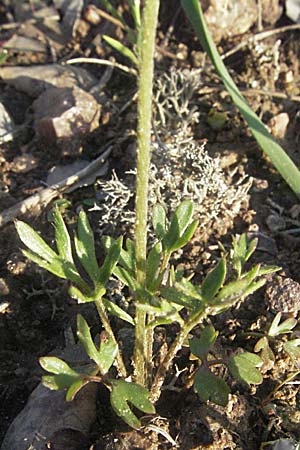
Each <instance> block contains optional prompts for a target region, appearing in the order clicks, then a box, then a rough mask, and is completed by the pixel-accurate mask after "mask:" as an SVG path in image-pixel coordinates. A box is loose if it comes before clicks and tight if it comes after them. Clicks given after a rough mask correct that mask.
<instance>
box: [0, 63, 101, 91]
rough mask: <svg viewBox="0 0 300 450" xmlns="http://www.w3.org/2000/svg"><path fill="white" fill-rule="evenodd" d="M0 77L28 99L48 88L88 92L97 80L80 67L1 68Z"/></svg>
mask: <svg viewBox="0 0 300 450" xmlns="http://www.w3.org/2000/svg"><path fill="white" fill-rule="evenodd" d="M0 77H1V78H2V79H3V80H4V81H5V82H6V83H7V84H9V85H11V86H13V87H15V88H16V89H17V90H19V91H21V92H25V93H26V94H27V95H29V96H30V97H38V96H39V95H40V94H41V93H42V92H44V91H45V90H46V89H47V88H49V87H54V86H55V87H60V88H65V87H72V86H74V85H77V86H79V87H80V88H82V89H84V90H86V91H88V90H89V89H90V88H91V87H92V86H94V85H95V84H96V82H97V80H96V79H95V78H94V77H93V76H92V75H91V74H90V73H89V72H87V71H86V70H84V69H81V68H80V67H73V66H61V65H59V64H48V65H47V64H46V65H37V66H31V67H21V66H12V67H2V68H0Z"/></svg>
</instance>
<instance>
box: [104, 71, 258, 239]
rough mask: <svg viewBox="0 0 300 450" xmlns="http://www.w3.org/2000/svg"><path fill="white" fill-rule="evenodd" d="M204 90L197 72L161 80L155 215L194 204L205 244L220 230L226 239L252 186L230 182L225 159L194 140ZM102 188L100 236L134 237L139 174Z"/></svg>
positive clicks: (153, 171)
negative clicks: (198, 96)
mask: <svg viewBox="0 0 300 450" xmlns="http://www.w3.org/2000/svg"><path fill="white" fill-rule="evenodd" d="M201 84H202V81H201V70H196V69H193V70H177V69H174V68H173V69H171V71H170V72H169V73H164V74H162V75H160V76H158V77H157V80H156V85H155V94H154V104H155V109H156V114H155V118H154V132H155V137H156V139H155V142H154V143H153V145H152V159H151V168H150V187H149V211H150V212H149V214H150V215H151V210H152V207H153V206H154V204H155V203H157V202H159V203H161V204H162V205H163V206H164V207H165V208H166V210H168V211H173V210H174V209H175V208H176V206H178V204H179V203H180V202H181V201H182V200H183V199H191V200H192V201H193V202H194V205H195V216H196V217H197V218H198V219H199V222H200V233H202V236H201V238H202V239H203V238H207V237H208V236H209V234H211V233H213V232H214V231H216V230H217V232H218V234H223V233H225V232H226V231H227V229H228V228H230V227H231V226H232V224H233V223H232V222H233V220H234V218H235V217H236V216H237V215H238V214H239V213H240V211H241V208H242V206H243V205H245V204H247V202H248V195H247V192H248V190H249V187H250V185H251V181H250V180H249V179H247V178H246V177H245V176H240V178H239V180H238V182H236V183H235V184H232V182H228V177H226V175H225V173H224V171H223V170H222V169H221V167H220V161H219V159H218V158H212V157H210V156H209V154H208V152H207V151H206V149H205V144H204V143H198V142H197V141H196V140H195V139H194V137H193V125H194V124H195V123H197V122H198V119H199V112H198V111H197V109H198V108H197V107H196V106H195V105H196V102H195V95H196V92H197V90H198V89H199V88H200V87H201ZM97 188H98V193H97V203H98V205H99V208H97V210H98V212H100V216H101V217H100V221H99V231H100V234H105V233H109V234H111V233H113V232H114V231H116V230H117V231H118V234H120V232H127V233H129V235H132V233H133V231H134V227H133V224H134V220H135V215H134V195H135V170H131V171H130V172H126V173H125V174H124V177H123V178H122V179H121V180H120V179H118V177H117V175H116V174H115V173H114V172H113V174H112V177H111V179H110V180H109V181H99V182H98V186H97ZM149 223H150V220H149ZM150 231H151V230H150Z"/></svg>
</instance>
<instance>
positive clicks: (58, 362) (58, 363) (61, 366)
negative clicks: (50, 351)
mask: <svg viewBox="0 0 300 450" xmlns="http://www.w3.org/2000/svg"><path fill="white" fill-rule="evenodd" d="M39 361H40V365H41V366H42V368H43V369H44V370H46V371H47V372H50V373H54V374H57V375H58V374H65V375H70V376H74V377H77V376H78V373H77V372H75V370H73V369H71V367H70V366H69V365H68V364H67V363H66V362H65V361H63V360H62V359H60V358H57V357H56V356H43V357H42V358H40V360H39Z"/></svg>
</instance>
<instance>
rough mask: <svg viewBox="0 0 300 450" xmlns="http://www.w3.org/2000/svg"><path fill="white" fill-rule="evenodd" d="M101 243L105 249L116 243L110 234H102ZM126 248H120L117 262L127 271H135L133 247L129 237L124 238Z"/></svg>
mask: <svg viewBox="0 0 300 450" xmlns="http://www.w3.org/2000/svg"><path fill="white" fill-rule="evenodd" d="M102 243H103V245H104V247H105V249H106V250H107V251H108V250H109V249H110V247H111V246H112V245H113V244H114V243H116V240H115V239H113V238H112V237H110V236H104V238H103V239H102ZM126 248H127V250H124V249H123V248H122V249H121V254H120V258H119V264H120V266H122V267H123V268H124V269H126V270H128V271H129V272H132V273H134V272H135V249H134V245H133V243H132V241H131V240H130V239H126Z"/></svg>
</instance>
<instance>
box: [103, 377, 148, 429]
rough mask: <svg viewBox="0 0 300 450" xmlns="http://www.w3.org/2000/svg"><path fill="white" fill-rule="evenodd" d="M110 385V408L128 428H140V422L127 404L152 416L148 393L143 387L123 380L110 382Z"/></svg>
mask: <svg viewBox="0 0 300 450" xmlns="http://www.w3.org/2000/svg"><path fill="white" fill-rule="evenodd" d="M111 384H112V391H111V395H110V402H111V406H112V408H113V409H114V411H115V412H116V414H117V415H118V416H119V417H121V418H122V419H123V420H124V422H126V423H127V424H128V425H129V426H130V427H132V428H140V427H141V422H140V420H139V419H138V418H137V416H136V415H135V414H134V413H133V412H132V410H131V408H130V406H129V403H130V404H131V405H133V406H134V407H135V408H137V409H139V410H140V411H142V412H144V413H146V414H154V412H155V409H154V406H153V405H152V403H151V402H150V401H149V395H150V393H149V392H148V391H147V389H146V388H144V387H143V386H140V385H139V384H136V383H129V382H127V381H124V380H112V381H111Z"/></svg>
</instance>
